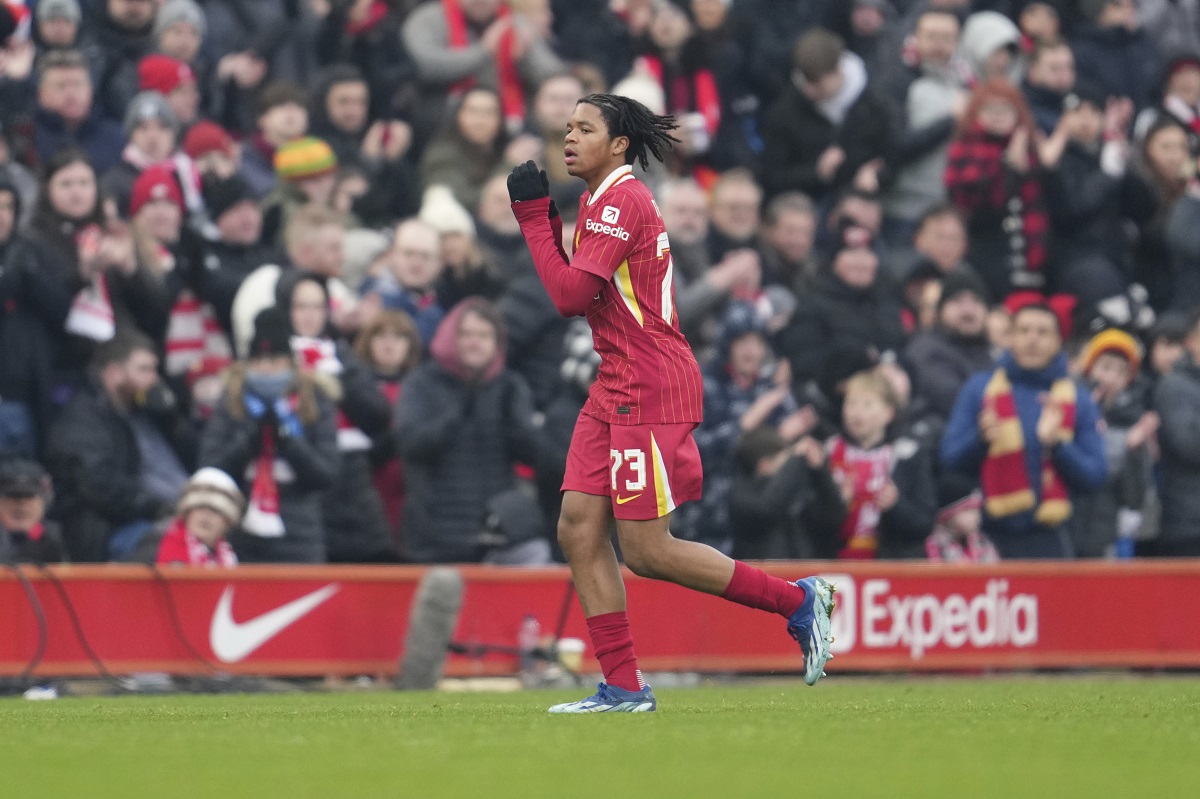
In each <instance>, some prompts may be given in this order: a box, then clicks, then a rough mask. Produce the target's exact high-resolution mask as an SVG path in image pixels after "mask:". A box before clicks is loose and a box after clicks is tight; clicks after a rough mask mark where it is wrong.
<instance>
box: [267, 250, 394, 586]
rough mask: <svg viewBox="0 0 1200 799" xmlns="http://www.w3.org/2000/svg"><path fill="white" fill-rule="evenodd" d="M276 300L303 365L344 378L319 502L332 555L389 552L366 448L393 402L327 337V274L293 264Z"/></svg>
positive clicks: (387, 555)
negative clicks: (332, 463) (334, 450)
mask: <svg viewBox="0 0 1200 799" xmlns="http://www.w3.org/2000/svg"><path fill="white" fill-rule="evenodd" d="M275 299H276V304H277V306H278V307H280V308H283V309H285V310H287V311H288V313H289V314H290V316H291V322H292V332H293V334H294V335H293V336H292V352H293V353H294V354H295V356H296V360H297V361H298V362H299V363H300V365H301V369H302V370H308V371H311V372H313V373H315V374H321V375H327V376H329V377H332V378H334V379H336V380H337V381H338V383H339V384H340V385H341V394H340V397H339V398H338V400H337V426H338V434H337V443H338V452H339V453H340V454H341V463H340V466H339V468H338V476H337V479H336V480H335V481H334V484H333V485H332V486H331V487H330V488H329V490H328V492H327V493H326V498H325V501H324V502H322V503H321V510H322V513H323V520H324V523H325V545H326V548H327V550H328V555H329V560H330V562H340V563H370V562H377V561H387V560H394V559H395V554H394V553H393V552H392V549H391V537H390V534H389V531H388V524H387V518H386V516H385V515H384V509H383V502H382V500H381V499H380V497H379V494H378V493H377V492H376V491H375V487H374V483H373V481H372V476H371V463H370V451H371V449H372V447H373V446H374V445H375V444H376V443H378V442H379V441H380V440H381V439H382V438H383V437H384V436H386V435H387V434H388V433H389V429H390V428H391V426H392V404H391V403H390V402H389V401H388V398H387V397H386V396H385V395H384V393H383V392H382V391H381V390H380V389H379V387H378V386H377V385H376V384H375V379H374V377H373V376H372V374H371V372H370V371H369V370H368V369H366V368H365V367H364V366H363V363H362V361H360V360H359V359H358V356H357V354H356V353H355V352H354V350H353V349H351V348H350V346H349V345H348V344H346V343H345V342H344V341H337V340H334V339H333V338H331V337H330V332H331V327H330V324H329V314H330V308H329V294H328V290H327V289H326V281H324V280H323V279H321V278H320V277H318V276H316V275H313V274H311V273H308V272H299V271H296V270H293V271H291V272H289V273H288V274H286V275H284V276H283V277H281V278H280V279H279V283H278V284H277V285H276V287H275Z"/></svg>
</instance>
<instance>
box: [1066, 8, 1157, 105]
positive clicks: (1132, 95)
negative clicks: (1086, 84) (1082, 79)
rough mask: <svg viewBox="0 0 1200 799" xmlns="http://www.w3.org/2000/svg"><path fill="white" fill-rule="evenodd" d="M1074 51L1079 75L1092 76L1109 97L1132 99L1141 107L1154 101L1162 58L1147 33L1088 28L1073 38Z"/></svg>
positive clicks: (1093, 26) (1084, 27) (1139, 30)
mask: <svg viewBox="0 0 1200 799" xmlns="http://www.w3.org/2000/svg"><path fill="white" fill-rule="evenodd" d="M1071 50H1072V51H1074V53H1075V70H1076V72H1078V73H1079V74H1080V75H1088V76H1090V77H1091V79H1092V80H1093V81H1095V82H1096V83H1097V85H1099V87H1100V88H1101V89H1103V90H1104V92H1105V93H1106V94H1108V95H1110V96H1112V97H1128V98H1129V99H1130V100H1133V104H1134V105H1136V106H1137V107H1138V108H1145V107H1146V106H1147V105H1151V104H1152V103H1153V102H1154V97H1153V94H1154V91H1155V89H1156V88H1157V87H1158V84H1159V82H1160V80H1161V77H1160V75H1161V70H1162V59H1161V58H1160V57H1159V54H1158V48H1157V47H1156V46H1155V44H1154V40H1153V39H1151V38H1150V36H1149V34H1147V33H1146V31H1145V30H1142V29H1141V28H1139V29H1137V30H1135V31H1129V30H1125V29H1124V28H1100V27H1097V26H1095V25H1085V26H1082V27H1081V28H1080V29H1079V31H1078V32H1077V33H1076V34H1075V36H1074V37H1073V39H1072V41H1071Z"/></svg>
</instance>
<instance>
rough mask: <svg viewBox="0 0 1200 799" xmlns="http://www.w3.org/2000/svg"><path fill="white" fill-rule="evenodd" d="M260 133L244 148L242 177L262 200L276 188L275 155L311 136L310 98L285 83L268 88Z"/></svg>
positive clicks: (262, 103)
mask: <svg viewBox="0 0 1200 799" xmlns="http://www.w3.org/2000/svg"><path fill="white" fill-rule="evenodd" d="M257 124H258V130H257V132H255V133H254V135H253V136H251V137H250V138H249V139H248V140H247V141H246V142H245V144H244V148H243V150H242V166H243V170H244V171H243V172H242V176H243V177H245V178H246V181H247V182H248V183H249V184H250V187H251V188H253V189H254V193H255V194H256V195H258V196H259V197H265V196H267V194H269V193H270V192H271V190H272V189H273V188H275V183H276V180H277V178H276V172H275V151H276V150H277V149H278V148H280V147H282V146H283V145H285V144H287V143H288V142H292V141H296V140H297V139H301V138H303V137H304V135H305V134H306V133H307V132H308V95H307V94H306V93H305V91H304V89H302V88H301V87H299V86H297V85H295V84H292V83H285V82H283V81H276V82H275V83H272V84H270V85H268V86H267V87H266V88H265V89H264V90H263V92H262V97H261V98H260V99H259V113H258V122H257Z"/></svg>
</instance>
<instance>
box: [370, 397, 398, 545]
mask: <svg viewBox="0 0 1200 799" xmlns="http://www.w3.org/2000/svg"><path fill="white" fill-rule="evenodd" d="M379 390H380V391H382V392H383V395H384V396H385V397H387V398H388V402H389V403H390V404H391V406H392V407H393V408H395V407H396V404H397V403H398V402H399V401H400V380H398V379H397V380H382V381H380V383H379ZM373 477H374V482H375V491H376V492H377V493H378V494H379V498H380V499H381V500H383V512H384V515H385V516H387V520H388V529H389V530H391V532H392V543H393V544H395V547H396V551H397V552H403V551H404V546H403V545H404V537H403V535H402V533H401V528H400V519H401V518H402V516H403V514H404V466H403V465H402V464H401V463H400V459H399V458H391V459H389V460H387V461H385V462H384V463H382V464H380V465H379V466H378V467H377V468H376V469H375V474H374V475H373Z"/></svg>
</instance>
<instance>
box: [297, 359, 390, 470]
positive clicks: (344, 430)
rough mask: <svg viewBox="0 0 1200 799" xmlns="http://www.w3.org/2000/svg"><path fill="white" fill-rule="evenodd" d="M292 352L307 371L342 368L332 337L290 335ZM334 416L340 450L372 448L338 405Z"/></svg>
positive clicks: (334, 372)
mask: <svg viewBox="0 0 1200 799" xmlns="http://www.w3.org/2000/svg"><path fill="white" fill-rule="evenodd" d="M292 352H293V353H294V354H295V356H296V358H297V360H299V362H300V368H301V369H306V370H308V371H310V372H317V373H320V374H327V375H333V376H334V377H337V376H338V375H340V374H341V373H342V369H343V368H344V367H343V366H342V362H341V361H340V360H339V359H338V357H337V344H336V343H335V342H334V341H333V340H332V339H327V338H309V337H307V336H292ZM335 419H336V421H337V441H338V450H339V451H340V452H362V451H364V450H368V449H370V448H371V438H370V436H368V435H367V434H366V433H364V432H363V431H362V430H360V429H359V428H358V427H356V426H355V425H354V423H353V422H351V421H350V418H349V417H348V416H346V413H345V411H343V410H342V409H341V407H338V409H337V411H336V413H335Z"/></svg>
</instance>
